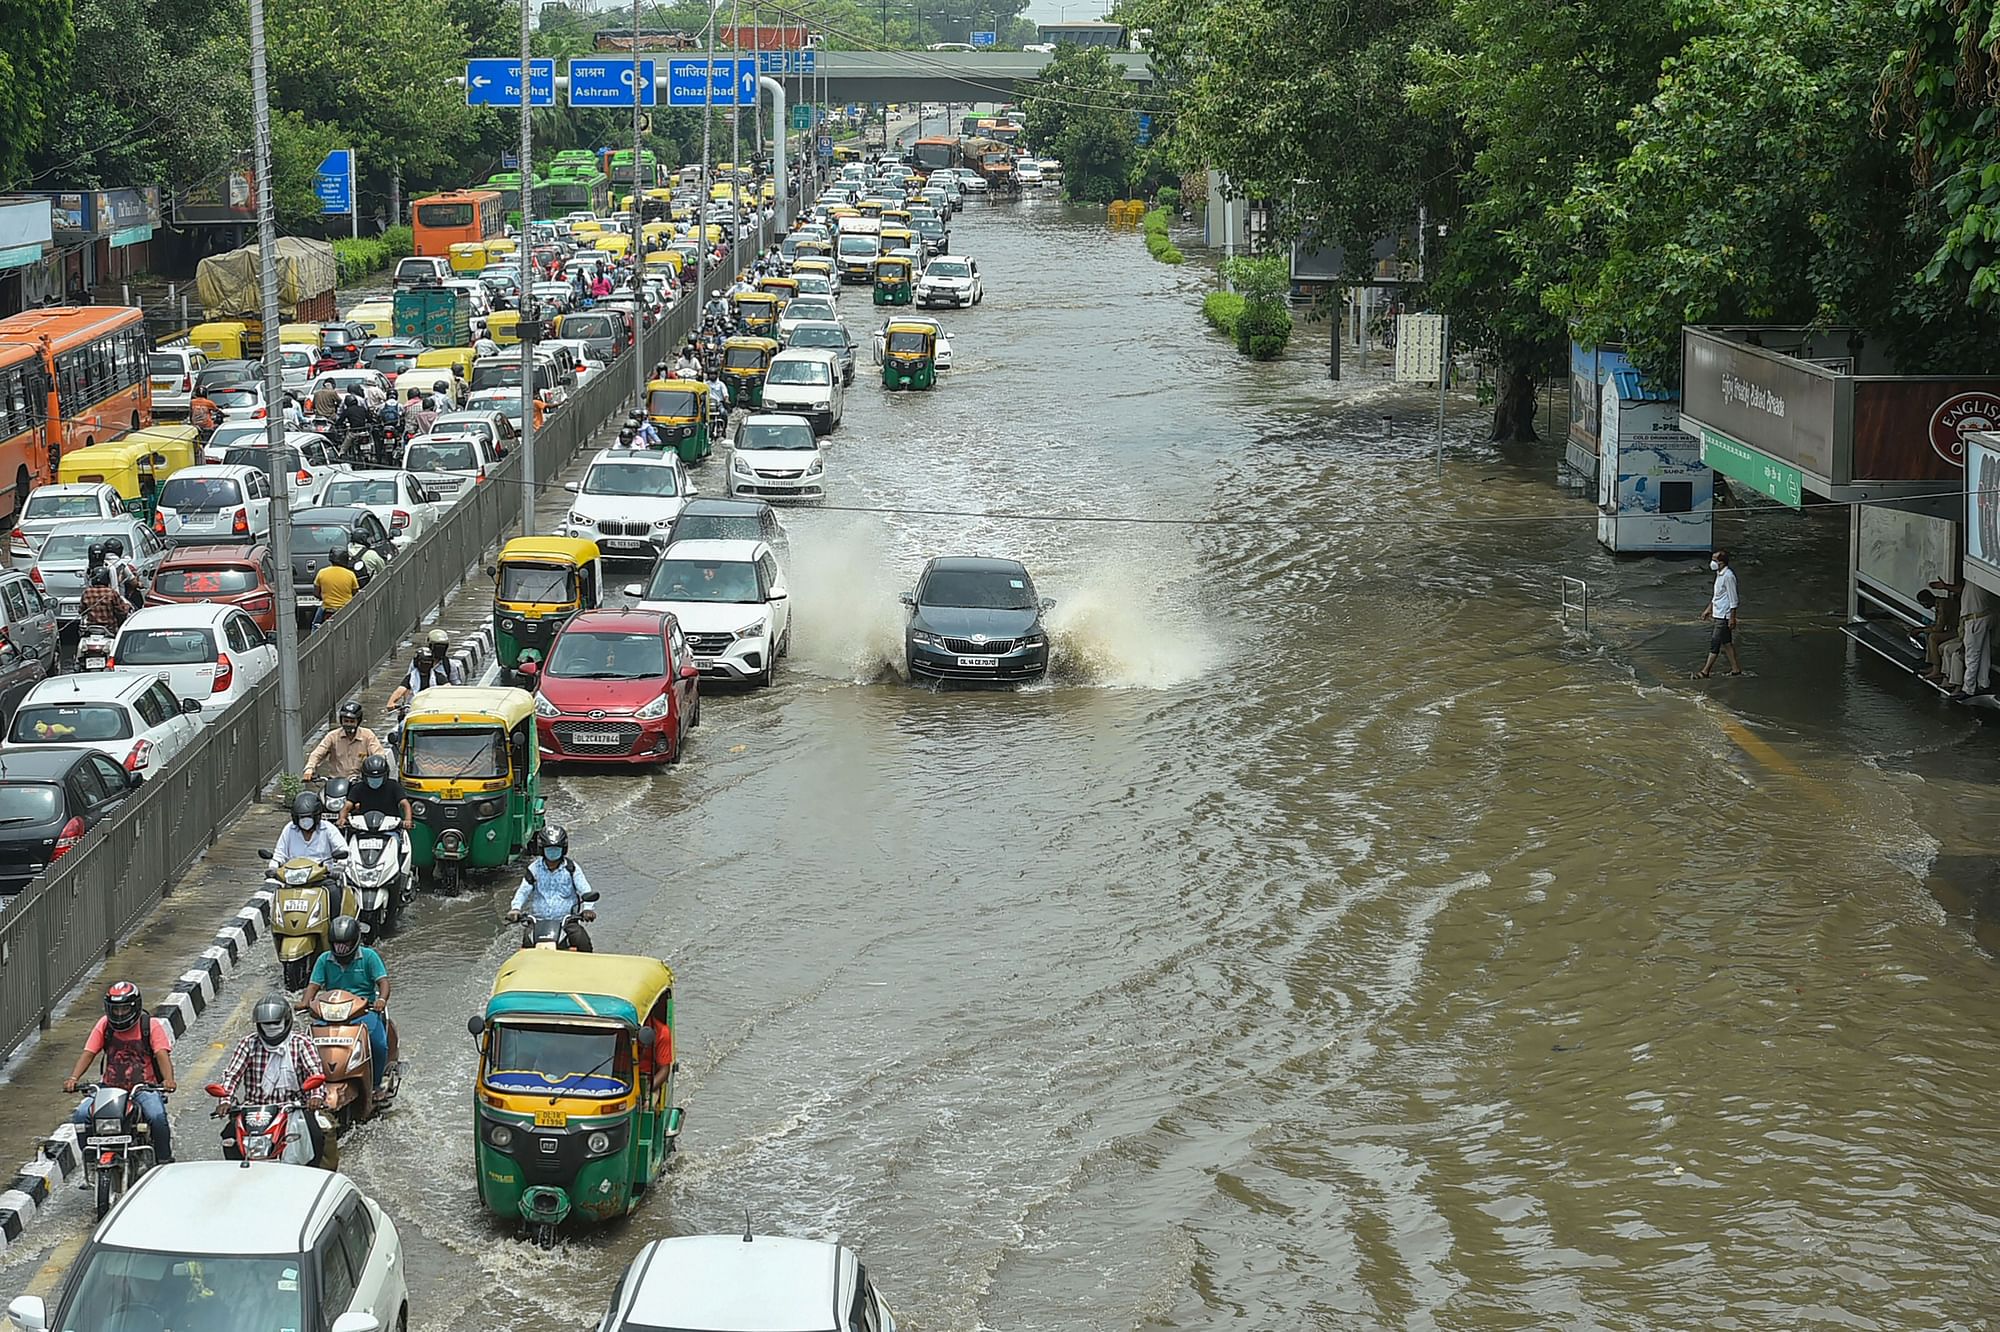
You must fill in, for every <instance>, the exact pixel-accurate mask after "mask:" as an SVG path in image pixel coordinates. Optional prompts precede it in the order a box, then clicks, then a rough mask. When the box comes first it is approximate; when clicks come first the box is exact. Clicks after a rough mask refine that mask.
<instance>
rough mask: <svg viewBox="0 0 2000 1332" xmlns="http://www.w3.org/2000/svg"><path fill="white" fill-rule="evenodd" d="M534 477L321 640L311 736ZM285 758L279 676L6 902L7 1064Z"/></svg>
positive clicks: (570, 449)
mask: <svg viewBox="0 0 2000 1332" xmlns="http://www.w3.org/2000/svg"><path fill="white" fill-rule="evenodd" d="M771 227H772V224H771V223H768V222H766V223H764V224H763V225H762V226H761V227H760V228H759V229H758V232H757V234H756V238H755V246H754V247H752V246H751V245H747V244H739V245H738V246H737V248H736V251H735V254H734V255H733V262H732V264H731V265H730V267H729V269H728V270H727V271H729V272H732V273H734V272H737V271H740V270H741V269H742V268H743V267H745V266H747V265H748V264H749V263H750V261H751V260H752V259H754V258H755V257H756V255H757V253H758V251H759V249H761V248H762V246H763V245H764V244H766V243H767V241H768V237H769V235H770V232H771ZM702 300H703V296H702V293H700V292H697V291H694V290H693V289H692V288H688V289H686V290H685V291H684V294H683V296H682V298H681V300H680V301H679V303H678V304H676V305H675V306H674V308H673V309H672V310H670V311H669V312H668V314H667V317H666V318H664V319H662V320H661V321H660V322H659V323H658V324H657V325H656V326H654V327H653V328H652V329H651V330H649V331H647V332H646V333H645V334H644V336H643V337H642V338H641V340H640V343H639V346H638V348H637V349H636V350H635V351H628V352H626V353H625V355H624V356H621V357H618V358H617V359H616V360H615V361H613V362H612V363H611V364H610V365H609V366H607V367H606V368H605V370H604V372H603V373H601V374H598V375H594V376H592V377H591V378H590V379H589V380H587V381H586V382H585V383H584V385H583V386H582V388H580V389H579V390H578V391H577V394H576V396H575V397H574V398H572V399H571V400H570V401H569V402H568V403H567V404H565V405H564V407H563V408H562V410H560V411H558V412H557V413H556V414H555V415H553V416H552V417H550V418H549V419H548V421H547V422H545V423H544V425H543V427H542V429H541V430H538V431H537V432H536V446H535V464H536V466H535V472H536V476H535V478H534V479H535V483H536V484H537V485H538V486H546V485H548V484H549V483H550V482H551V481H552V480H553V479H554V478H555V476H556V474H557V473H558V472H560V471H561V470H562V469H563V468H564V467H566V466H567V465H568V464H569V463H570V461H571V460H572V459H574V458H575V457H576V455H577V453H578V452H579V451H581V450H582V449H583V448H584V447H585V446H586V445H587V444H589V442H590V441H591V440H592V439H593V438H594V437H595V436H596V435H597V433H598V431H599V430H600V429H601V428H602V427H603V425H604V423H605V422H606V421H608V420H609V419H610V418H611V417H612V416H613V415H615V414H618V413H620V412H623V411H625V410H627V404H628V403H629V401H630V397H631V384H632V378H631V376H632V363H631V361H630V360H629V359H627V358H628V357H630V356H633V355H638V356H640V357H642V358H644V360H643V361H642V364H645V365H647V366H651V365H653V364H655V363H657V362H659V361H661V360H664V359H667V355H668V353H669V352H670V351H671V350H672V349H673V348H674V347H677V346H679V345H680V343H681V342H682V341H683V340H684V339H686V338H687V336H688V335H689V334H690V333H691V332H693V330H694V327H695V320H696V318H697V316H698V314H699V311H700V309H701V305H702ZM522 466H523V462H522V457H521V454H520V452H519V451H518V450H516V451H515V452H514V453H513V454H512V455H511V456H509V457H508V458H506V459H505V460H503V461H502V462H501V463H500V465H499V466H498V467H496V468H494V469H493V470H492V472H491V473H489V474H488V476H487V479H486V480H485V481H484V482H482V483H480V484H478V485H475V486H473V487H472V491H471V493H470V494H469V495H468V496H467V497H466V498H465V499H464V500H463V501H462V502H461V503H459V504H458V505H457V506H455V507H454V508H453V509H452V511H451V513H450V515H449V516H448V517H447V518H446V519H445V521H444V522H442V523H440V524H439V525H438V526H437V527H435V528H433V529H432V530H431V531H430V532H429V533H427V534H426V535H425V536H424V538H423V540H421V541H419V542H418V543H417V544H416V545H414V546H412V547H410V549H408V550H406V551H404V552H403V553H402V554H401V555H400V556H398V557H397V558H396V560H395V561H394V562H392V563H391V564H390V565H389V567H388V568H387V569H386V570H384V571H383V572H382V574H381V575H380V576H378V577H376V578H374V579H372V580H370V582H369V584H368V586H367V588H366V589H364V590H363V592H362V593H361V595H360V596H358V597H356V598H355V599H354V601H353V602H351V603H350V604H349V605H348V606H347V608H346V609H345V610H343V611H341V613H340V614H338V615H336V616H334V617H333V618H332V619H330V620H328V621H327V622H326V623H325V624H324V625H322V626H321V627H320V629H319V631H318V632H317V633H315V634H313V635H312V636H311V637H310V638H308V639H306V640H305V642H304V644H303V645H302V646H301V648H300V650H299V689H300V699H299V703H300V709H299V712H300V716H301V717H303V718H305V719H306V722H307V725H308V727H309V728H310V727H311V726H313V725H314V724H315V723H317V722H319V721H321V720H322V719H325V718H327V717H330V716H331V715H332V713H333V710H334V709H335V708H336V707H338V706H339V704H340V701H341V700H342V699H344V698H346V697H348V696H349V695H351V694H352V693H354V691H355V690H357V689H359V688H360V687H361V686H362V684H363V683H365V682H366V680H367V678H368V674H369V672H371V671H372V670H374V669H375V667H376V666H377V665H378V664H379V663H380V662H382V661H383V660H385V659H386V658H388V657H389V656H390V655H391V654H392V653H394V652H395V651H396V649H397V647H398V645H399V644H401V643H402V642H403V641H404V639H405V638H406V637H407V636H408V635H409V634H410V633H411V631H413V630H414V629H415V628H416V627H417V626H418V625H419V624H420V623H422V621H423V619H424V617H425V616H427V615H428V614H429V613H430V612H431V610H432V609H433V608H435V607H437V606H439V605H442V604H443V602H444V601H445V599H446V598H447V597H448V596H450V595H451V593H452V592H453V591H454V590H455V589H457V588H458V587H459V586H460V585H461V584H462V583H463V582H464V581H465V580H466V578H467V576H468V575H469V574H471V573H472V572H474V571H475V570H476V569H477V568H478V567H479V566H480V564H481V563H483V561H484V557H485V553H486V552H487V551H488V550H489V549H491V548H492V547H493V545H494V544H495V543H496V542H497V541H499V540H500V538H501V537H502V536H504V535H505V534H506V533H507V532H508V531H509V530H511V529H513V528H514V527H515V526H516V524H517V523H518V521H519V519H520V514H521V492H520V477H521V468H522ZM283 754H284V745H283V744H282V743H281V739H280V736H279V734H278V696H277V685H276V682H275V680H272V681H266V682H265V684H264V685H263V686H261V687H260V688H258V689H257V690H256V691H255V692H253V693H251V694H250V695H248V696H246V697H245V698H244V699H242V700H241V701H240V702H238V703H237V704H236V705H235V706H234V707H232V708H231V709H230V710H229V711H228V712H226V713H224V714H223V715H222V716H221V717H219V718H217V719H216V721H215V722H214V724H212V725H210V726H208V727H207V728H205V729H204V730H203V731H202V733H201V735H200V737H199V738H198V739H197V740H196V741H195V743H194V744H192V745H190V746H188V747H187V748H186V749H185V750H183V751H182V752H181V753H180V754H179V755H178V756H176V757H175V759H174V761H173V762H172V763H170V764H168V765H167V766H166V767H165V768H163V769H161V770H160V771H159V772H157V773H155V774H154V775H153V776H152V777H151V778H150V779H149V780H148V781H147V782H146V784H145V786H144V787H143V788H141V790H140V791H139V792H138V793H136V794H135V795H134V796H133V797H132V798H131V799H129V800H127V801H126V802H125V804H124V806H123V807H122V808H120V809H119V810H118V812H117V813H116V814H114V815H112V816H111V817H110V818H108V819H106V820H105V821H104V822H103V823H101V824H99V825H98V826H97V827H96V828H94V829H92V830H91V832H90V835H89V836H88V837H86V838H85V839H84V840H83V841H82V842H81V843H80V844H79V845H78V846H77V847H76V849H75V850H73V851H71V852H70V853H69V854H68V855H66V856H64V857H63V858H62V859H61V860H60V861H58V862H57V863H56V865H55V867H54V868H53V869H51V870H50V871H49V872H48V873H47V874H45V875H43V876H42V877H41V878H39V879H36V880H35V881H34V882H33V883H32V884H30V885H29V886H28V887H27V888H25V889H23V890H22V891H21V892H20V893H19V894H18V895H17V896H16V897H15V898H14V899H13V901H12V902H11V903H0V1061H4V1060H5V1059H6V1058H7V1057H8V1056H9V1055H11V1054H12V1053H13V1052H14V1050H15V1049H16V1048H17V1047H18V1046H19V1045H20V1044H21V1042H22V1041H24V1040H26V1039H27V1037H28V1036H29V1034H30V1033H32V1032H34V1031H36V1030H38V1029H41V1028H44V1027H46V1026H47V1025H48V1022H49V1015H50V1012H51V1011H52V1010H53V1008H54V1007H55V1005H56V1004H58V1003H60V1002H61V1001H62V999H63V997H64V996H65V995H67V994H68V993H69V991H70V990H71V989H72V988H73V987H74V986H75V985H76V983H77V982H78V981H80V980H81V979H82V978H83V977H84V976H85V975H86V974H88V973H89V971H90V970H91V968H92V967H94V966H96V965H97V964H98V963H99V962H100V961H102V960H103V959H104V958H105V957H107V956H109V955H110V954H111V953H112V951H113V950H115V949H116V948H117V946H118V941H119V940H120V939H122V938H123V937H125V935H126V934H128V933H129V932H130V931H131V930H132V929H133V928H134V927H135V926H136V925H137V924H138V923H139V922H140V920H141V919H143V918H144V917H145V915H146V913H148V912H149V911H151V910H152V909H153V908H154V907H155V906H156V905H158V904H159V902H160V900H161V899H162V898H164V897H165V896H166V895H167V893H168V891H169V890H170V889H171V888H172V886H173V884H174V882H175V881H176V880H177V879H179V878H180V876H181V875H182V874H183V873H185V872H186V870H187V868H188V866H189V865H192V864H193V863H194V861H195V858H196V857H198V856H199V855H201V853H202V852H204V851H205V850H207V849H208V848H209V846H211V845H212V844H213V843H214V842H215V839H216V838H217V837H218V836H220V835H221V833H222V830H223V829H224V828H225V827H227V826H228V825H229V823H230V821H231V820H233V819H235V818H236V817H237V816H238V815H239V814H241V813H242V812H243V810H244V809H245V808H246V807H248V806H249V804H250V802H251V801H253V800H255V799H256V798H257V795H258V793H259V792H260V791H262V790H263V788H264V785H265V783H267V782H269V781H270V780H271V779H272V778H274V777H275V776H277V775H278V769H279V765H280V764H281V763H282V761H283Z"/></svg>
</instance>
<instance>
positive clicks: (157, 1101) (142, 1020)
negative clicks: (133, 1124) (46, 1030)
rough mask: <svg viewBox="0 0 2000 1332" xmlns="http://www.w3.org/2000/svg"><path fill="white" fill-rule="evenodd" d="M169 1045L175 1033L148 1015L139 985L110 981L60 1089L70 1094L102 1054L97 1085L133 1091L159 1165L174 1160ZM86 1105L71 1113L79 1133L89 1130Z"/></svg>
mask: <svg viewBox="0 0 2000 1332" xmlns="http://www.w3.org/2000/svg"><path fill="white" fill-rule="evenodd" d="M173 1046H174V1034H173V1032H172V1031H170V1030H168V1028H167V1024H166V1023H164V1022H162V1021H160V1020H159V1019H158V1018H156V1017H150V1016H148V1015H147V1014H146V1005H145V1004H144V1003H143V1002H142V1001H141V999H140V996H139V987H138V986H136V985H134V984H133V983H132V982H131V981H123V980H121V981H113V982H112V983H111V987H110V988H109V989H107V990H105V992H104V1016H103V1017H101V1018H99V1019H98V1020H97V1025H96V1026H94V1027H92V1028H91V1029H90V1035H89V1036H88V1037H87V1038H86V1039H85V1040H84V1043H83V1053H82V1054H80V1055H78V1056H77V1060H76V1067H74V1068H72V1069H71V1070H70V1071H69V1077H68V1078H66V1079H65V1080H64V1081H63V1090H64V1091H66V1092H74V1091H75V1090H76V1088H77V1084H78V1083H80V1082H82V1081H83V1075H84V1074H85V1073H88V1072H89V1071H90V1066H91V1065H92V1064H94V1063H96V1062H97V1057H98V1056H99V1055H100V1054H101V1055H103V1056H104V1072H103V1073H102V1074H100V1075H99V1081H100V1082H101V1083H103V1085H105V1086H108V1087H123V1088H125V1089H126V1090H127V1091H130V1092H131V1093H132V1100H133V1103H134V1104H136V1105H137V1106H138V1107H139V1114H140V1116H141V1117H142V1118H143V1119H144V1120H145V1121H146V1132H147V1133H148V1135H150V1137H151V1139H152V1144H153V1160H154V1162H155V1163H156V1164H158V1165H165V1164H166V1163H167V1162H169V1161H171V1160H173V1159H174V1138H173V1125H172V1123H171V1121H169V1120H168V1118H167V1101H166V1097H164V1096H162V1095H161V1092H171V1091H172V1090H173V1089H174V1061H173V1057H172V1056H171V1055H170V1054H169V1053H168V1052H169V1051H170V1050H172V1049H173ZM142 1084H144V1085H142ZM155 1087H157V1088H159V1091H155V1090H154V1088H155ZM135 1088H136V1089H137V1090H134V1089H135ZM90 1101H91V1098H90V1097H88V1096H86V1097H84V1098H83V1104H81V1105H79V1106H77V1108H76V1109H75V1110H74V1111H72V1112H71V1113H70V1117H69V1122H70V1123H72V1124H74V1125H76V1127H77V1129H78V1131H79V1132H81V1131H82V1130H84V1129H87V1128H89V1127H90Z"/></svg>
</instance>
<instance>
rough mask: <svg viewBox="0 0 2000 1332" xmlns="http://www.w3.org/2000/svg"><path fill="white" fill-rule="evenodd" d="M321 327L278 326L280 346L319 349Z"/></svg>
mask: <svg viewBox="0 0 2000 1332" xmlns="http://www.w3.org/2000/svg"><path fill="white" fill-rule="evenodd" d="M319 334H320V326H319V325H318V324H280V325H278V345H279V346H280V347H312V348H314V349H317V348H318V347H319Z"/></svg>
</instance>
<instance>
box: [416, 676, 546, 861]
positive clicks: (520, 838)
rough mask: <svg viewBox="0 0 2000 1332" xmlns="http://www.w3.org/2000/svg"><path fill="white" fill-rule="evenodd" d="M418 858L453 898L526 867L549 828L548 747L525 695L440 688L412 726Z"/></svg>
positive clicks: (421, 700) (422, 701)
mask: <svg viewBox="0 0 2000 1332" xmlns="http://www.w3.org/2000/svg"><path fill="white" fill-rule="evenodd" d="M402 754H403V790H404V791H405V792H406V793H407V794H408V795H409V797H410V814H411V816H412V817H413V818H414V820H415V822H414V823H413V824H412V825H411V827H410V855H411V859H412V861H413V862H414V863H415V865H416V867H417V869H418V871H419V872H427V873H428V875H429V877H430V881H431V882H432V883H433V884H434V885H435V886H436V887H438V888H439V889H441V890H443V891H444V892H447V893H455V892H457V891H458V889H459V887H460V884H461V882H462V881H463V879H464V877H465V876H466V874H468V873H471V872H473V871H477V870H497V869H500V868H502V867H503V866H506V865H509V864H511V863H513V862H514V861H515V860H517V859H518V858H519V857H520V856H521V855H522V854H523V853H524V852H525V851H526V850H527V849H528V847H529V845H530V844H531V843H532V842H533V840H534V839H535V837H536V836H537V835H538V834H540V832H541V830H542V823H543V821H544V818H543V810H542V793H541V747H540V746H539V745H538V744H537V743H536V740H535V699H534V695H532V694H530V693H528V692H527V691H526V690H525V689H496V688H478V687H473V686H470V685H438V686H436V687H434V688H431V689H426V690H423V691H422V692H420V693H419V694H417V696H416V697H414V698H412V699H411V700H410V713H409V716H408V717H407V718H405V719H404V722H403V750H402Z"/></svg>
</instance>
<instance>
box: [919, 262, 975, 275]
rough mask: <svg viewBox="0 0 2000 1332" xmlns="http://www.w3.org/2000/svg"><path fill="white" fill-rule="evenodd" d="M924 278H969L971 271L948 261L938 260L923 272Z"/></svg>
mask: <svg viewBox="0 0 2000 1332" xmlns="http://www.w3.org/2000/svg"><path fill="white" fill-rule="evenodd" d="M924 276H925V277H971V276H972V269H971V268H969V267H968V266H966V265H965V264H960V263H954V262H952V261H951V260H949V259H939V260H937V261H935V262H934V263H932V264H931V266H930V267H929V268H926V269H925V270H924Z"/></svg>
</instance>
